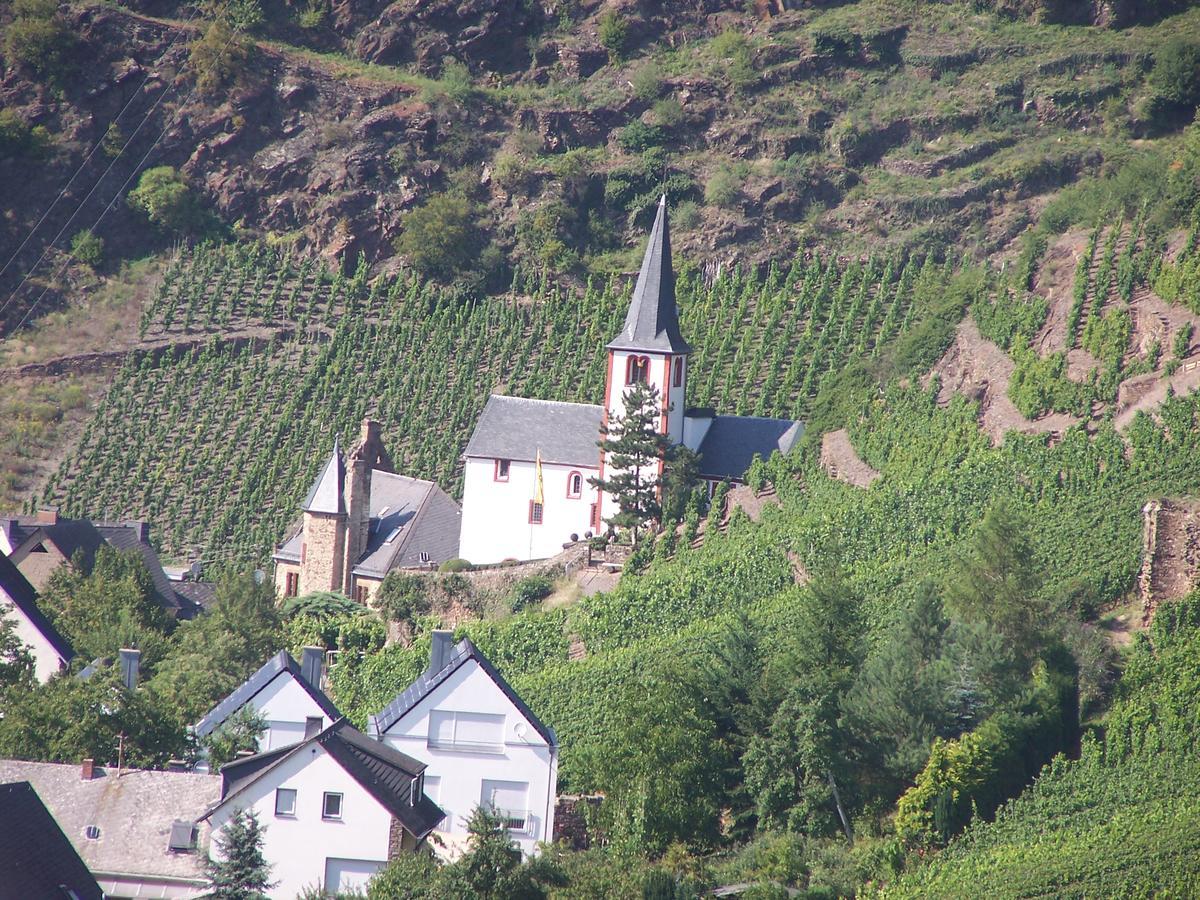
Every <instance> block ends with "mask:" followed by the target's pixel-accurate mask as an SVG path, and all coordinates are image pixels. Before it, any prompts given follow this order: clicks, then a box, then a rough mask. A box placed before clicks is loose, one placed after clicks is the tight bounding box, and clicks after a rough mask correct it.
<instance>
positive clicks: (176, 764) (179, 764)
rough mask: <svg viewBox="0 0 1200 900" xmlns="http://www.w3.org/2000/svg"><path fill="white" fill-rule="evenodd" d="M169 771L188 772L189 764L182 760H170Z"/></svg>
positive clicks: (168, 761) (168, 763) (168, 762)
mask: <svg viewBox="0 0 1200 900" xmlns="http://www.w3.org/2000/svg"><path fill="white" fill-rule="evenodd" d="M167 771H168V772H186V771H188V764H187V762H186V761H185V760H182V759H169V760H167Z"/></svg>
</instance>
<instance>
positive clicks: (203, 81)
mask: <svg viewBox="0 0 1200 900" xmlns="http://www.w3.org/2000/svg"><path fill="white" fill-rule="evenodd" d="M252 47H253V44H251V43H250V41H248V40H247V39H246V38H244V37H242V36H241V35H240V34H238V33H237V32H235V31H234V30H233V29H232V28H230V26H229V23H228V22H226V21H225V20H224V19H217V20H216V21H214V22H212V23H211V24H209V26H208V28H207V29H206V30H205V32H204V34H203V36H202V37H200V38H199V39H197V40H196V41H193V42H192V46H191V49H190V50H189V61H190V63H191V67H192V73H193V75H194V76H195V78H196V90H197V91H199V92H200V93H201V94H204V95H205V96H209V97H213V96H216V95H218V94H219V93H221V92H222V91H224V90H227V89H228V88H231V87H235V86H236V85H237V84H238V83H239V81H240V80H241V79H242V78H243V76H244V74H245V72H246V66H247V65H248V64H249V62H250V56H251V48H252Z"/></svg>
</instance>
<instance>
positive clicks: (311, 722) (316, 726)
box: [304, 716, 324, 741]
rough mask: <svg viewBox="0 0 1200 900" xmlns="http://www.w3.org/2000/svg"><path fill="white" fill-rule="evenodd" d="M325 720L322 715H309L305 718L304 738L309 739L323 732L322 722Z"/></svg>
mask: <svg viewBox="0 0 1200 900" xmlns="http://www.w3.org/2000/svg"><path fill="white" fill-rule="evenodd" d="M322 721H324V720H323V719H322V718H321V717H320V716H308V717H307V718H305V720H304V739H305V740H306V741H307V740H308V739H309V738H310V737H314V736H316V735H318V734H320V733H321V722H322Z"/></svg>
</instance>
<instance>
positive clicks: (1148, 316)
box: [1129, 287, 1200, 360]
mask: <svg viewBox="0 0 1200 900" xmlns="http://www.w3.org/2000/svg"><path fill="white" fill-rule="evenodd" d="M1129 312H1130V316H1131V318H1132V319H1133V335H1132V338H1131V340H1130V346H1131V351H1130V358H1133V357H1136V356H1142V357H1144V356H1146V354H1147V353H1149V352H1150V347H1151V345H1152V344H1153V343H1154V342H1155V341H1158V344H1159V348H1160V349H1161V351H1162V356H1161V359H1162V360H1166V359H1167V358H1168V357H1170V355H1171V352H1172V341H1173V340H1174V337H1175V332H1177V331H1178V330H1179V329H1180V328H1182V327H1183V326H1185V325H1187V324H1189V323H1190V324H1191V325H1192V326H1193V333H1192V339H1191V343H1190V345H1189V347H1188V351H1187V353H1186V354H1185V358H1186V357H1188V356H1191V355H1192V353H1193V352H1194V351H1195V350H1196V348H1197V346H1198V342H1200V334H1197V333H1196V332H1197V331H1200V328H1196V327H1195V326H1198V325H1200V319H1198V318H1197V317H1196V316H1195V315H1194V314H1192V313H1191V312H1189V311H1188V310H1187V309H1185V308H1184V307H1182V306H1174V305H1172V304H1170V303H1167V301H1165V300H1163V299H1162V298H1161V297H1159V296H1158V295H1157V294H1156V293H1154V292H1153V291H1152V290H1150V289H1149V288H1147V287H1141V288H1139V289H1138V290H1137V291H1136V292H1135V293H1134V295H1133V299H1132V300H1131V301H1130V303H1129Z"/></svg>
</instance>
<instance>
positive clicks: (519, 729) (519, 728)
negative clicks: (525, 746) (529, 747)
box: [513, 722, 529, 738]
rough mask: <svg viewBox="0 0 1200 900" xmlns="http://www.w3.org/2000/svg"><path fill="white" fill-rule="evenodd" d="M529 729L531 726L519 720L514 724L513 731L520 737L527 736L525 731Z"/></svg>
mask: <svg viewBox="0 0 1200 900" xmlns="http://www.w3.org/2000/svg"><path fill="white" fill-rule="evenodd" d="M528 730H529V728H528V727H527V726H526V725H525V723H524V722H518V723H517V724H516V725H514V726H513V731H514V732H516V735H517V737H519V738H523V737H525V732H526V731H528Z"/></svg>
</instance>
